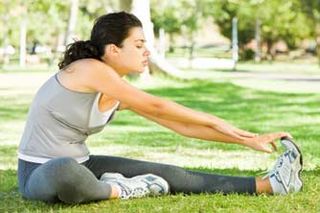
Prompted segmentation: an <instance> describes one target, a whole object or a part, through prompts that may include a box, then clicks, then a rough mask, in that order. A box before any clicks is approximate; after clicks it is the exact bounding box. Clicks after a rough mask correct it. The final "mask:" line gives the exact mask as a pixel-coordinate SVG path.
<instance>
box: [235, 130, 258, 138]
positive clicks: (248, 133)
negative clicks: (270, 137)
mask: <svg viewBox="0 0 320 213" xmlns="http://www.w3.org/2000/svg"><path fill="white" fill-rule="evenodd" d="M235 132H237V133H238V134H240V135H241V136H243V137H247V138H252V137H256V136H257V135H258V134H256V133H252V132H248V131H245V130H242V129H238V128H235Z"/></svg>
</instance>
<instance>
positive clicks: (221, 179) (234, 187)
mask: <svg viewBox="0 0 320 213" xmlns="http://www.w3.org/2000/svg"><path fill="white" fill-rule="evenodd" d="M84 165H85V166H86V167H88V168H89V169H90V170H91V171H92V172H93V173H94V174H95V176H96V177H97V178H100V176H101V175H102V174H103V173H105V172H117V173H121V174H123V175H124V176H126V177H133V176H136V175H142V174H146V173H152V174H155V175H158V176H160V177H162V178H164V179H165V180H166V181H167V182H168V183H169V186H170V191H171V193H179V192H182V193H187V194H190V193H201V192H208V193H216V192H221V193H224V194H227V193H249V194H254V193H256V179H255V178H254V177H234V176H223V175H216V174H207V173H202V172H193V171H188V170H185V169H183V168H180V167H177V166H172V165H167V164H159V163H151V162H146V161H139V160H131V159H127V158H121V157H111V156H90V160H88V161H86V162H85V163H84ZM259 183H260V182H259Z"/></svg>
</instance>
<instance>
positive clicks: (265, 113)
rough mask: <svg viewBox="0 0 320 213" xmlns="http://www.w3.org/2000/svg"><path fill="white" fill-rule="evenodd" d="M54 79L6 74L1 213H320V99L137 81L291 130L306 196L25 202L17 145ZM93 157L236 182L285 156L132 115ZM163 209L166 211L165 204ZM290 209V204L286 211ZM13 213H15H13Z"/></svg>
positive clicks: (257, 128)
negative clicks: (43, 88)
mask: <svg viewBox="0 0 320 213" xmlns="http://www.w3.org/2000/svg"><path fill="white" fill-rule="evenodd" d="M52 74H53V73H49V72H46V73H42V72H32V73H19V72H14V73H0V117H1V119H0V141H1V143H0V212H2V208H4V209H5V210H4V212H15V211H17V212H112V211H116V212H150V209H153V210H154V211H165V212H212V211H225V210H226V209H227V211H230V212H238V211H251V212H258V211H263V212H270V211H271V212H272V211H278V212H292V210H294V211H297V212H299V211H300V212H302V211H304V212H319V211H320V209H319V208H318V207H317V206H318V205H317V204H318V203H319V202H320V200H319V196H318V192H319V190H320V185H319V183H320V178H319V177H320V170H319V169H320V152H319V150H320V143H319V140H320V131H319V126H320V108H319V100H320V95H319V94H317V93H313V94H297V93H286V94H284V93H275V92H270V91H257V90H253V89H248V88H243V87H240V86H237V85H234V84H231V83H221V82H220V83H219V82H212V81H209V79H206V80H202V81H200V80H192V81H187V80H177V79H167V78H163V77H159V78H155V79H153V80H152V82H151V83H150V84H143V82H139V81H133V83H134V85H135V86H137V87H140V88H143V89H145V90H146V91H148V92H150V93H152V94H154V95H158V96H162V97H164V98H166V99H169V100H174V101H177V102H178V103H181V104H183V105H185V106H188V107H191V108H193V109H197V110H200V111H204V112H208V113H212V114H215V115H218V116H221V117H222V118H224V119H226V120H228V121H229V122H231V123H233V124H235V125H237V126H238V127H241V128H244V129H246V130H250V131H254V132H258V133H263V132H272V131H288V132H290V133H291V134H292V135H293V136H294V137H295V140H296V141H297V143H298V144H299V146H300V147H301V150H302V152H303V154H304V156H303V157H304V169H305V172H303V173H302V174H303V179H304V181H305V183H306V185H305V187H304V191H303V192H301V193H298V194H296V195H290V196H285V197H281V196H246V195H229V196H223V195H220V194H216V195H206V194H202V195H193V196H183V195H171V196H166V197H161V198H145V199H135V200H130V201H125V202H122V201H121V202H119V201H105V202H98V203H90V204H86V205H74V206H70V205H65V204H55V205H47V204H45V203H42V202H31V201H26V200H23V199H22V198H21V197H20V195H19V193H18V192H17V180H16V167H17V158H16V155H17V146H18V143H19V140H20V137H21V133H22V131H23V127H24V124H25V118H26V116H27V111H28V108H29V104H30V103H31V100H32V98H33V96H34V93H35V91H36V89H37V88H39V86H40V85H41V83H42V82H44V81H45V80H46V79H47V78H48V76H51V75H52ZM88 145H89V148H90V150H91V154H103V155H114V156H122V157H128V158H135V159H140V160H147V161H153V162H161V163H168V164H174V165H178V166H182V167H186V168H190V169H192V170H201V171H205V172H209V173H211V172H216V173H222V174H229V175H242V176H248V175H258V174H259V173H260V172H261V171H263V170H265V169H268V168H270V167H271V166H272V165H273V162H274V160H275V159H276V158H277V156H278V155H279V154H280V153H281V152H280V151H279V152H278V153H273V154H271V155H269V154H264V153H260V152H255V151H252V150H249V149H247V148H244V147H240V146H237V145H228V144H223V143H216V142H205V141H201V140H196V139H190V138H185V137H182V136H179V135H177V134H175V133H173V132H172V131H170V130H167V129H165V128H164V127H161V126H159V125H157V124H155V123H152V122H150V121H148V120H146V119H144V118H141V117H139V116H137V115H135V114H134V113H132V112H129V111H123V112H118V113H117V114H116V116H115V119H114V121H112V123H111V124H110V125H108V126H107V127H106V128H105V130H104V131H103V132H101V133H100V134H97V135H93V136H92V137H90V138H89V140H88ZM159 202H160V203H161V205H160V204H159ZM283 202H285V203H286V205H283ZM11 210H12V211H11Z"/></svg>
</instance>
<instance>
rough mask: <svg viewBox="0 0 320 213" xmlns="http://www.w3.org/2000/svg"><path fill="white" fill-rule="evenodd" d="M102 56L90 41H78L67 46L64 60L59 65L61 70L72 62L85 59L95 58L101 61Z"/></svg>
mask: <svg viewBox="0 0 320 213" xmlns="http://www.w3.org/2000/svg"><path fill="white" fill-rule="evenodd" d="M101 55H102V54H100V53H99V50H98V48H97V47H96V46H95V45H94V44H93V43H92V42H91V41H90V40H87V41H76V42H74V43H71V44H69V45H68V46H67V49H66V51H65V52H64V56H63V60H62V61H61V62H60V63H59V64H58V67H59V69H63V68H65V67H66V66H68V65H69V64H71V63H72V62H74V61H76V60H79V59H83V58H94V59H98V60H101V59H100V57H101Z"/></svg>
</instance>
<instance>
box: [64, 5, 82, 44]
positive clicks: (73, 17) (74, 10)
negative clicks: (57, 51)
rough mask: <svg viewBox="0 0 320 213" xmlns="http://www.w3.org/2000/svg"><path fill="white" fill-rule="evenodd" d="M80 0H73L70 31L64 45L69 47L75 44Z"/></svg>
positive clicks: (69, 23)
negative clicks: (74, 38) (74, 37)
mask: <svg viewBox="0 0 320 213" xmlns="http://www.w3.org/2000/svg"><path fill="white" fill-rule="evenodd" d="M78 5H79V0H71V6H70V13H69V21H68V29H67V32H66V35H65V39H64V44H65V45H68V44H70V43H72V42H73V36H74V29H75V27H76V23H77V15H78Z"/></svg>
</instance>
